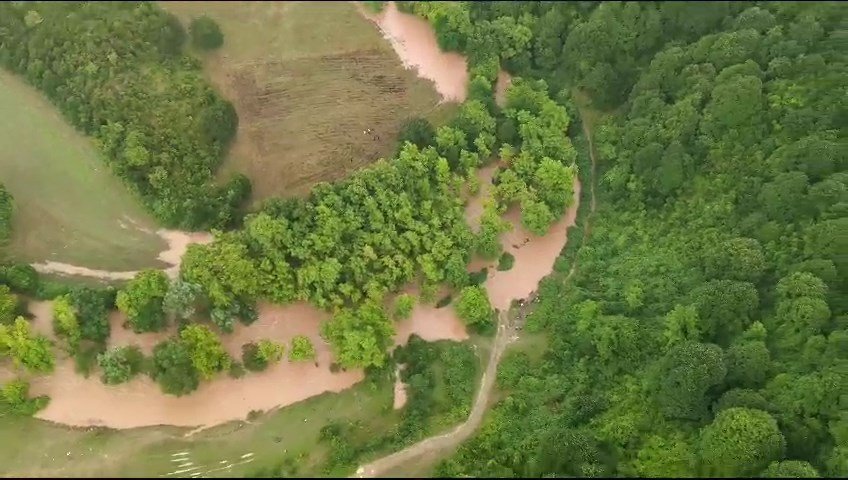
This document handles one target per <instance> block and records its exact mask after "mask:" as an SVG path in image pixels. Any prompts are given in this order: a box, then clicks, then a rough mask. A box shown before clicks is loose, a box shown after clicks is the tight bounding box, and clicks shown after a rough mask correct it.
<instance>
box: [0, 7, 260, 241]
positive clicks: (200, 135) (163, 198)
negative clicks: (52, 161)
mask: <svg viewBox="0 0 848 480" xmlns="http://www.w3.org/2000/svg"><path fill="white" fill-rule="evenodd" d="M196 23H197V22H195V24H196ZM206 23H208V22H203V21H201V22H200V27H197V25H195V24H193V25H194V27H193V32H195V37H197V36H198V35H201V36H202V34H204V33H207V32H208V31H209V29H210V27H209V25H206ZM204 25H206V26H205V28H206V30H204ZM0 31H2V35H0V65H2V67H3V68H7V69H9V70H11V71H13V72H15V73H17V74H19V75H21V76H22V77H23V78H24V79H25V80H26V81H27V82H29V83H30V84H32V85H33V86H35V87H36V88H38V89H39V90H41V91H42V92H43V93H44V94H45V95H46V96H47V97H48V98H49V99H50V101H51V102H53V103H54V104H55V105H56V106H57V107H58V108H59V110H60V111H61V112H62V114H63V115H64V117H65V118H66V119H67V120H68V121H69V122H70V123H71V124H72V125H74V127H76V128H77V129H78V130H80V131H81V132H83V133H84V134H86V135H90V136H92V137H94V139H95V140H96V143H97V144H98V146H99V149H100V152H101V153H102V154H103V157H104V159H105V161H106V163H108V165H109V166H110V167H111V169H112V171H114V172H115V174H116V175H118V176H119V177H121V178H122V179H123V180H124V181H125V182H126V183H127V185H129V186H130V188H131V189H132V190H133V191H134V192H135V193H136V194H137V195H138V196H139V198H141V200H142V201H143V203H144V204H145V205H146V206H147V207H148V208H149V210H150V211H151V212H152V213H153V214H154V215H155V216H156V218H157V219H159V220H160V221H161V222H162V223H163V224H165V225H166V226H169V227H180V228H188V229H195V228H196V229H200V228H208V227H210V226H219V227H221V226H227V225H230V224H232V223H233V222H235V221H237V220H238V218H237V217H238V215H237V211H238V209H239V208H240V206H241V204H242V203H243V202H244V200H246V198H247V197H248V196H249V194H250V182H249V181H248V179H247V178H246V177H244V176H243V175H235V176H234V177H232V178H231V179H230V180H229V181H228V182H226V183H224V184H222V185H216V184H215V182H214V174H215V171H216V169H217V167H218V165H219V164H220V162H221V159H222V156H223V154H224V152H225V150H226V148H227V146H228V144H229V142H230V140H231V139H232V138H233V136H234V135H235V131H236V126H237V124H238V118H237V116H236V113H235V109H234V108H233V106H232V104H230V102H228V101H226V100H224V99H223V98H221V96H220V95H219V94H218V93H217V92H216V91H215V90H214V89H213V88H212V87H211V86H210V85H209V84H208V82H207V81H206V80H205V79H204V77H203V73H202V70H201V65H200V63H199V61H198V60H197V59H195V58H193V57H191V56H188V55H185V54H183V44H184V43H185V41H186V33H185V30H184V29H183V27H182V25H181V24H180V22H179V20H178V19H177V18H176V17H174V16H173V15H171V14H168V13H166V12H165V11H163V10H162V9H161V8H159V7H158V6H157V5H155V4H154V3H152V2H79V3H75V2H45V3H38V4H33V3H18V2H7V3H3V4H2V5H0ZM218 33H219V34H220V32H218ZM212 34H213V36H214V32H212ZM207 36H208V33H207ZM203 38H205V37H203Z"/></svg>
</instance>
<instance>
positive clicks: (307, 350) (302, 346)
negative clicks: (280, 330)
mask: <svg viewBox="0 0 848 480" xmlns="http://www.w3.org/2000/svg"><path fill="white" fill-rule="evenodd" d="M313 359H315V346H314V345H312V341H311V340H309V337H307V336H306V335H297V336H295V337H294V338H292V343H291V348H290V349H289V360H290V361H292V362H303V361H307V360H313Z"/></svg>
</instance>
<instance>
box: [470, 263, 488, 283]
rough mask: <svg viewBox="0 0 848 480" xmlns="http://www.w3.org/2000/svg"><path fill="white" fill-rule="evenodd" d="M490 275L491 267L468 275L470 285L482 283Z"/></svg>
mask: <svg viewBox="0 0 848 480" xmlns="http://www.w3.org/2000/svg"><path fill="white" fill-rule="evenodd" d="M488 276H489V269H488V268H485V267H484V268H483V269H482V270H480V271H478V272H474V273H472V274H470V275H468V285H472V286H473V285H480V284H482V283H483V282H485V281H486V278H488Z"/></svg>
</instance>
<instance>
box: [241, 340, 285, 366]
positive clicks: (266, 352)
mask: <svg viewBox="0 0 848 480" xmlns="http://www.w3.org/2000/svg"><path fill="white" fill-rule="evenodd" d="M284 350H285V349H284V347H283V346H282V345H280V344H278V343H275V342H272V341H271V340H266V339H263V340H260V341H259V342H258V343H253V342H251V343H246V344H244V345H242V347H241V358H242V361H243V362H244V366H245V368H247V369H248V370H251V371H254V372H261V371H262V370H265V369H266V368H268V365H270V364H272V363H274V362H279V361H280V360H281V359H282V358H283V352H284Z"/></svg>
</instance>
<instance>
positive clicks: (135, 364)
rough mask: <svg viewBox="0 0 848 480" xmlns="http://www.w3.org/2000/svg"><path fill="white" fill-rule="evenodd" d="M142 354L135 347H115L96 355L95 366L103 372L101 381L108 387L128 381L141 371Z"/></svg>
mask: <svg viewBox="0 0 848 480" xmlns="http://www.w3.org/2000/svg"><path fill="white" fill-rule="evenodd" d="M143 361H144V354H143V353H141V349H140V348H138V347H137V346H135V345H130V346H125V347H115V348H110V349H109V350H107V351H105V352H103V353H100V354H98V355H97V364H98V365H99V366H100V369H101V370H103V375H102V376H101V380H103V383H105V384H108V385H116V384H119V383H124V382H128V381H130V380H131V379H132V378H133V376H135V375H136V374H137V373H139V372H140V371H141V367H142V363H143Z"/></svg>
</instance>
